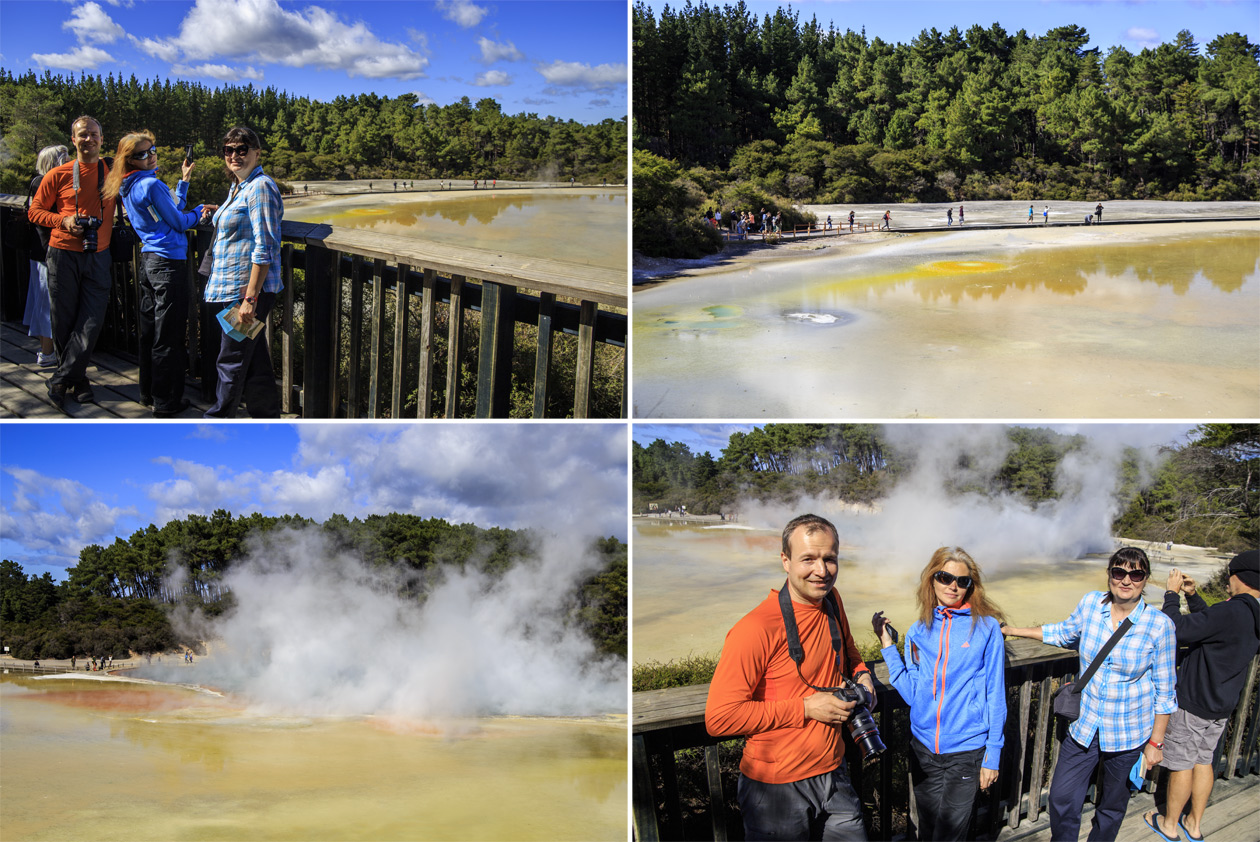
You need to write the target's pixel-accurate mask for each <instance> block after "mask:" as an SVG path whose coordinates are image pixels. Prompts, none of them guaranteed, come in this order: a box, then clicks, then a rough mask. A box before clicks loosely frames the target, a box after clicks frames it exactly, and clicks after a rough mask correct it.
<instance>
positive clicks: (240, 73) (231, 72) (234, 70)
mask: <svg viewBox="0 0 1260 842" xmlns="http://www.w3.org/2000/svg"><path fill="white" fill-rule="evenodd" d="M171 74H172V75H174V76H191V77H201V76H209V77H210V78H211V79H219V80H220V81H223V82H244V81H250V82H261V81H262V78H263V75H262V73H261V72H259V71H258V70H255V69H254V67H253V66H252V65H251V66H249V67H229V66H228V65H226V64H199V65H197V66H196V67H189V66H188V65H185V64H175V65H172V66H171Z"/></svg>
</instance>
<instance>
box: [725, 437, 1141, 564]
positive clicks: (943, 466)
mask: <svg viewBox="0 0 1260 842" xmlns="http://www.w3.org/2000/svg"><path fill="white" fill-rule="evenodd" d="M885 434H886V437H887V440H888V442H889V443H890V444H891V445H893V446H895V447H897V448H899V449H901V450H902V451H903V452H907V453H910V454H912V455H913V457H914V459H915V468H914V470H913V471H912V472H911V473H910V475H909V476H906V477H903V478H902V480H901V481H900V482H899V483H898V485H897V487H896V488H895V489H894V490H893V491H892V492H891V493H890V494H889V495H888V496H887V497H885V498H884V499H883V500H881V501H880V502H879V504H878V506H877V507H876V508H875V509H858V508H857V507H851V506H850V507H845V508H844V509H842V510H839V511H838V510H837V503H836V502H835V501H834V500H825V499H817V498H815V499H811V500H802V501H800V502H799V503H798V504H797V506H796V507H795V508H793V509H791V510H789V509H785V508H783V507H780V506H775V507H765V506H757V505H752V506H748V505H745V506H744V507H743V510H744V512H745V514H746V515H748V514H751V517H750V518H749V519H750V520H752V521H754V522H764V523H766V524H768V525H773V524H779V525H781V524H783V523H786V522H787V521H788V520H790V519H791V518H792V517H793V516H794V515H796V514H799V513H801V512H803V511H815V512H816V513H817V514H820V515H823V516H824V517H828V518H831V519H833V521H834V522H835V523H836V527H837V529H839V530H840V538H841V541H842V542H843V543H845V544H853V545H856V546H859V547H862V548H863V549H864V550H865V551H866V552H867V553H868V554H869V555H870V556H872V557H878V558H880V559H881V560H883V559H887V560H888V563H890V564H893V565H895V566H897V567H899V568H903V569H904V570H905V571H907V572H911V571H915V572H917V571H918V570H919V569H920V568H921V567H922V565H923V564H924V563H925V562H926V561H927V559H928V558H929V557H930V556H931V554H932V552H933V551H934V550H935V549H936V548H937V547H940V546H959V547H962V548H964V549H965V550H967V552H968V553H970V554H971V555H972V556H973V557H974V558H975V559H976V561H977V562H979V563H980V565H981V566H982V567H983V568H984V569H985V570H986V571H989V572H997V571H1000V570H1002V569H1011V568H1012V567H1014V566H1016V565H1018V564H1020V563H1022V562H1025V561H1030V560H1036V561H1056V560H1059V561H1061V560H1066V559H1076V558H1079V557H1081V556H1082V555H1084V554H1087V553H1098V552H1110V551H1111V550H1112V549H1113V545H1114V542H1113V538H1112V535H1111V524H1112V523H1113V521H1114V520H1115V518H1116V517H1117V516H1118V515H1119V513H1120V507H1121V505H1122V501H1121V500H1120V499H1119V497H1118V493H1119V486H1120V473H1121V472H1120V465H1121V460H1122V458H1123V456H1124V445H1123V444H1121V443H1119V442H1115V441H1106V440H1103V439H1102V438H1101V437H1091V438H1089V439H1087V441H1086V445H1085V447H1084V448H1083V449H1082V450H1080V451H1077V452H1073V453H1069V454H1068V455H1067V456H1065V457H1064V458H1063V459H1062V460H1061V461H1060V463H1059V466H1058V470H1057V472H1056V476H1055V488H1056V490H1057V491H1058V492H1059V498H1058V499H1056V500H1049V501H1045V502H1043V503H1040V504H1032V503H1029V502H1028V501H1027V500H1026V499H1024V498H1023V497H1021V496H1018V495H1015V494H1010V493H1007V492H1001V491H998V492H995V493H986V494H980V493H975V492H963V493H959V492H956V491H952V490H950V489H951V488H957V487H964V486H972V487H977V486H978V487H981V488H986V489H987V488H991V487H992V485H993V477H994V476H995V474H996V472H997V470H998V468H999V467H1000V466H1001V465H1002V463H1003V461H1004V460H1005V458H1006V455H1007V453H1008V452H1009V451H1010V450H1011V448H1012V444H1011V442H1010V440H1009V439H1008V438H1007V437H1006V432H1005V428H1004V427H1001V426H998V425H992V424H985V425H970V426H968V425H954V424H950V425H936V424H934V425H914V426H911V425H889V426H887V427H885ZM1143 457H1144V462H1143V465H1142V469H1143V471H1144V472H1145V473H1146V474H1147V475H1149V473H1150V472H1151V470H1152V468H1153V466H1154V465H1155V460H1156V457H1155V455H1154V453H1153V452H1147V451H1143Z"/></svg>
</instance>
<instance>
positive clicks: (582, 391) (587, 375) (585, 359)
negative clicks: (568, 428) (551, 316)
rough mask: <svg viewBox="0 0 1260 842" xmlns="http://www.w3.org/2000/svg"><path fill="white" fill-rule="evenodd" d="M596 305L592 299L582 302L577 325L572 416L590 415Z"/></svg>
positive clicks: (593, 374) (593, 375) (586, 416)
mask: <svg viewBox="0 0 1260 842" xmlns="http://www.w3.org/2000/svg"><path fill="white" fill-rule="evenodd" d="M597 313H598V306H597V305H596V304H595V302H594V301H583V302H582V314H581V317H580V321H579V326H578V353H577V372H576V377H577V381H576V382H575V383H574V385H573V417H574V418H590V417H591V393H592V391H593V385H594V384H593V383H592V380H593V379H594V377H595V317H596V315H597Z"/></svg>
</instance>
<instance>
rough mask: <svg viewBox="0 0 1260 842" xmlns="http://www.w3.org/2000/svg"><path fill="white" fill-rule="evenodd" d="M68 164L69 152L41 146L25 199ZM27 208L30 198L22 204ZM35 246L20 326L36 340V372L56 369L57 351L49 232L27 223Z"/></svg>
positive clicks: (46, 229)
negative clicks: (52, 172)
mask: <svg viewBox="0 0 1260 842" xmlns="http://www.w3.org/2000/svg"><path fill="white" fill-rule="evenodd" d="M69 160H70V150H69V149H67V148H66V147H64V146H45V147H44V148H43V149H41V150H40V151H39V157H37V158H36V159H35V173H36V175H35V177H34V178H32V179H31V184H30V189H29V190H28V191H27V195H28V197H33V196H34V195H35V193H36V191H38V190H39V183H40V182H41V181H43V180H44V175H45V174H47V172H48V171H49V170H51V169H52V168H53V167H59V166H61V165H62V164H64V163H65V162H66V161H69ZM26 206H27V209H28V210H29V208H30V198H28V199H27V202H26ZM31 228H32V229H33V230H34V231H35V236H36V237H38V238H39V242H38V244H37V245H36V244H32V246H31V280H30V283H29V284H28V285H27V288H26V310H25V312H24V313H23V315H22V324H24V325H26V326H27V328H28V330H27V331H26V335H27V336H34V337H35V338H37V339H38V340H39V350H38V351H36V352H35V364H36V365H38V366H39V367H40V368H51V367H53V366H55V365H57V351H56V350H55V349H54V348H53V340H52V299H50V298H49V297H48V237H49V235H50V234H51V233H52V232H51V229H49V228H48V227H46V226H43V225H35V224H34V223H31Z"/></svg>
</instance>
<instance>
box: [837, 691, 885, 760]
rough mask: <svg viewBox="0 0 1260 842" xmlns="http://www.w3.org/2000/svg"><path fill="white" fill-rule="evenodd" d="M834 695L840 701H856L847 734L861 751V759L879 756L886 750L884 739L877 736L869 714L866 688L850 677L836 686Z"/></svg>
mask: <svg viewBox="0 0 1260 842" xmlns="http://www.w3.org/2000/svg"><path fill="white" fill-rule="evenodd" d="M835 696H836V698H837V699H839V700H840V701H842V702H857V707H855V708H854V709H853V715H852V716H850V717H849V736H851V737H853V742H855V743H856V744H857V747H858V749H859V750H861V752H862V760H863V761H867V760H870V759H872V758H875V757H879V756H880V755H881V754H883V753H884V752H885V751H886V748H885V747H884V741H883V740H881V739H880V737H879V726H878V725H876V724H875V717H874V716H872V715H871V708H870V704H869V701H868V699H867V693H866V689H865V688H864V687H862V686H861V685H860V684H857V683H855V682H854V681H853V679H851V678H846V679H845V680H844V684H842V685H841V686H840V687H837V688H836V692H835Z"/></svg>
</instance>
